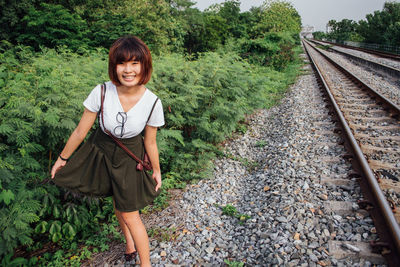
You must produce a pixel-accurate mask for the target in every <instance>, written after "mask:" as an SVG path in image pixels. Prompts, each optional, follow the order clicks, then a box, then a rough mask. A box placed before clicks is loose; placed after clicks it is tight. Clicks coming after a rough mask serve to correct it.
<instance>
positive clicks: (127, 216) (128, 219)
mask: <svg viewBox="0 0 400 267" xmlns="http://www.w3.org/2000/svg"><path fill="white" fill-rule="evenodd" d="M120 214H121V217H122V219H123V220H124V221H125V223H141V222H142V220H141V219H140V215H139V211H131V212H124V211H120Z"/></svg>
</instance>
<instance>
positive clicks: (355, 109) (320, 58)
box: [304, 42, 400, 266]
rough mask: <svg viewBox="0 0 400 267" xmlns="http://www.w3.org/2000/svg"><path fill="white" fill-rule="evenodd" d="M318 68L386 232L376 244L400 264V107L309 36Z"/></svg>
mask: <svg viewBox="0 0 400 267" xmlns="http://www.w3.org/2000/svg"><path fill="white" fill-rule="evenodd" d="M304 46H305V48H306V50H307V53H308V55H309V56H310V58H311V61H312V62H313V64H314V69H315V70H316V71H317V72H319V76H320V77H321V82H322V83H323V84H324V86H325V88H327V94H328V95H329V96H330V97H329V98H330V99H331V101H332V106H333V107H335V110H336V113H337V117H338V119H339V121H340V122H341V124H342V132H343V133H346V135H347V137H346V140H347V141H346V145H347V146H348V147H349V148H350V150H351V151H352V152H353V158H354V160H353V163H354V164H355V166H356V167H357V169H358V170H359V172H360V175H361V179H360V183H361V187H362V189H363V193H364V196H365V198H366V199H367V200H366V201H363V202H361V203H360V205H364V206H365V207H366V208H367V209H369V211H370V213H371V215H372V217H373V218H374V221H375V225H376V227H377V230H378V232H379V234H380V236H381V240H382V241H383V242H381V243H380V244H372V245H374V246H375V247H376V248H377V249H380V251H381V252H382V254H384V255H385V256H386V259H387V260H388V262H389V264H390V265H393V266H400V228H399V223H400V214H399V213H396V208H397V209H398V210H399V211H400V209H399V206H400V197H399V196H400V184H399V177H400V124H399V117H400V110H399V108H398V107H397V106H396V105H394V104H393V103H392V102H391V101H390V100H388V99H386V98H385V97H383V96H381V95H380V94H379V93H377V92H376V91H375V90H373V89H372V88H370V87H368V86H366V85H365V84H364V83H363V82H362V81H361V80H359V79H358V78H357V77H355V76H353V75H351V73H350V72H349V71H347V70H345V69H344V68H342V67H340V66H339V65H337V64H336V63H335V62H334V61H333V60H332V59H330V58H329V57H328V56H327V55H325V53H324V52H323V51H321V50H320V49H317V48H314V47H312V46H311V45H310V43H308V42H304Z"/></svg>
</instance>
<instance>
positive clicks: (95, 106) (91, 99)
mask: <svg viewBox="0 0 400 267" xmlns="http://www.w3.org/2000/svg"><path fill="white" fill-rule="evenodd" d="M100 94H101V86H100V85H97V86H96V87H95V88H94V89H93V90H92V92H90V94H89V96H88V97H87V98H86V100H85V101H83V105H84V106H85V108H87V109H88V110H90V111H91V112H98V111H99V110H100V102H101V100H100Z"/></svg>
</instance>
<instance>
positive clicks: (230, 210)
mask: <svg viewBox="0 0 400 267" xmlns="http://www.w3.org/2000/svg"><path fill="white" fill-rule="evenodd" d="M221 209H222V214H224V215H227V216H231V217H235V218H237V219H238V220H239V224H240V225H242V224H244V223H245V222H246V221H247V220H248V219H250V218H251V216H249V215H246V214H241V213H239V212H238V211H237V209H236V208H235V207H234V206H232V205H230V204H228V205H226V206H224V207H221Z"/></svg>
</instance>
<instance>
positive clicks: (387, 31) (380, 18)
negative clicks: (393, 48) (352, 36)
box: [358, 2, 400, 45]
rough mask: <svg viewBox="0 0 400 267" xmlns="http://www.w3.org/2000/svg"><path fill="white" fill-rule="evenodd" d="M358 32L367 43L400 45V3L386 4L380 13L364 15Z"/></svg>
mask: <svg viewBox="0 0 400 267" xmlns="http://www.w3.org/2000/svg"><path fill="white" fill-rule="evenodd" d="M358 32H359V33H360V35H361V36H363V37H364V38H365V42H368V43H381V44H391V45H400V3H395V2H386V3H385V4H384V7H383V10H382V11H375V12H374V13H373V14H368V15H366V21H365V20H361V21H359V27H358Z"/></svg>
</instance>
